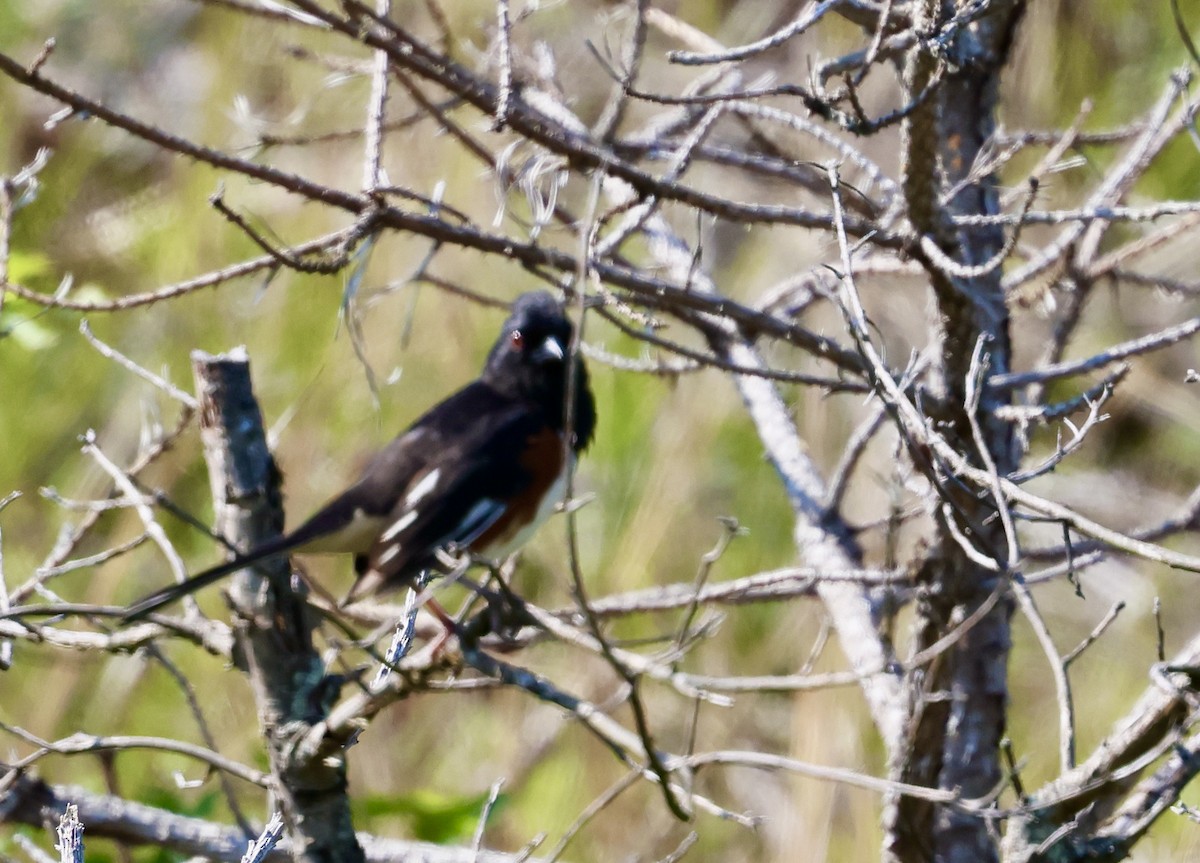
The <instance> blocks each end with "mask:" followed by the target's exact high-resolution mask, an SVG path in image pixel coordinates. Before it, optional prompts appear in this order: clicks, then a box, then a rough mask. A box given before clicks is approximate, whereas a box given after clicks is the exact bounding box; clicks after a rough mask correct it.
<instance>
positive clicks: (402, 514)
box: [350, 403, 562, 599]
mask: <svg viewBox="0 0 1200 863" xmlns="http://www.w3.org/2000/svg"><path fill="white" fill-rule="evenodd" d="M442 444H443V445H442V446H441V447H440V448H439V457H438V459H437V460H436V461H431V462H430V463H428V464H427V465H425V467H424V468H423V470H422V471H421V473H420V474H419V475H418V476H417V477H415V478H414V481H413V482H412V483H411V484H410V485H409V487H408V488H407V490H406V493H405V495H404V496H403V497H402V498H401V499H400V500H398V501H396V503H395V506H394V507H393V509H392V511H391V513H390V514H389V516H388V520H387V523H386V524H385V525H384V527H383V528H382V529H381V530H380V532H379V534H378V539H377V540H376V542H375V544H374V545H373V546H372V548H371V550H370V552H369V553H368V556H367V567H366V569H365V570H364V571H363V573H362V575H361V577H360V578H359V581H358V583H356V584H355V586H354V589H353V590H352V591H351V595H350V596H351V598H352V599H353V598H358V597H360V596H364V595H366V594H368V593H372V592H374V591H376V590H380V589H382V590H392V589H395V588H398V587H402V586H404V585H405V584H406V583H409V582H410V581H411V580H412V579H414V578H415V577H416V576H417V575H418V574H419V573H420V572H421V571H422V570H423V569H427V568H430V567H433V566H435V565H436V553H437V551H438V550H439V549H445V548H448V547H450V546H454V547H457V548H464V549H465V548H472V549H474V550H482V549H484V548H486V546H487V545H488V544H489V542H490V540H491V538H492V537H493V536H495V535H497V533H498V532H503V531H504V530H505V528H506V526H507V525H508V524H509V523H512V522H514V521H518V522H521V523H522V524H523V523H524V522H527V521H529V520H531V519H532V517H533V513H534V512H536V510H537V509H538V504H539V503H540V502H541V499H542V497H543V494H544V492H545V491H546V489H547V488H549V487H550V486H551V485H552V484H553V482H554V481H555V480H556V479H557V478H558V475H559V473H560V469H561V466H562V461H561V458H562V452H561V449H562V443H561V438H560V437H559V436H558V435H557V434H555V433H554V432H552V431H551V432H547V430H546V426H545V422H544V418H543V417H542V416H541V414H540V413H539V412H538V410H537V409H535V408H532V407H531V406H529V405H526V404H522V403H513V404H512V405H511V406H510V407H509V408H508V409H506V410H504V411H496V410H490V411H487V412H484V413H482V414H478V415H477V417H476V422H475V424H474V425H473V426H471V427H470V429H469V430H464V431H463V432H462V433H461V434H460V436H458V437H457V439H455V440H454V441H449V440H445V439H443V441H442ZM539 446H540V447H542V451H541V452H540V453H535V449H536V448H538V447H539ZM534 455H538V456H540V457H538V458H533V456H534ZM527 510H528V511H527Z"/></svg>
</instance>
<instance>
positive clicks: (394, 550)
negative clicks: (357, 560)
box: [378, 543, 400, 566]
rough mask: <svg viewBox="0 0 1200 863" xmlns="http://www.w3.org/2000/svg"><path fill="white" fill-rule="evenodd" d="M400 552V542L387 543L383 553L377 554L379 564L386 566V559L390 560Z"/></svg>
mask: <svg viewBox="0 0 1200 863" xmlns="http://www.w3.org/2000/svg"><path fill="white" fill-rule="evenodd" d="M399 553H400V544H399V543H397V544H395V545H389V546H388V547H387V548H386V549H384V551H383V554H381V555H379V563H378V565H379V566H387V563H388V561H390V560H392V559H393V558H394V557H396V555H398V554H399Z"/></svg>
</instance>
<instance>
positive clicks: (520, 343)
mask: <svg viewBox="0 0 1200 863" xmlns="http://www.w3.org/2000/svg"><path fill="white" fill-rule="evenodd" d="M508 341H509V344H511V345H512V346H513V347H514V348H516V349H517V350H518V351H519V350H521V348H523V347H525V337H524V336H523V335H521V331H520V330H513V331H512V332H511V333H509V335H508Z"/></svg>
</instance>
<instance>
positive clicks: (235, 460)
mask: <svg viewBox="0 0 1200 863" xmlns="http://www.w3.org/2000/svg"><path fill="white" fill-rule="evenodd" d="M192 365H193V371H194V373H195V378H196V389H197V391H198V394H199V397H200V429H201V437H202V439H203V442H204V453H205V459H206V460H207V462H208V470H209V481H210V483H211V486H212V492H213V502H214V508H215V511H216V521H217V524H216V528H217V531H218V532H220V533H221V534H223V535H225V536H226V537H228V538H229V539H230V540H231V541H232V542H233V543H234V545H236V546H237V547H238V548H239V549H242V550H247V549H249V548H251V547H253V546H255V545H258V544H260V543H262V542H264V541H265V540H267V539H271V538H273V537H275V536H276V535H277V534H278V533H279V532H280V530H281V529H282V528H283V509H282V500H281V497H280V493H279V471H278V468H277V467H276V466H275V461H274V459H273V458H272V457H271V453H270V452H269V450H268V449H267V441H266V434H265V432H264V430H263V424H262V415H261V413H260V412H259V408H258V403H257V402H256V401H255V398H254V394H253V392H252V390H251V385H250V365H249V360H248V358H247V357H246V354H245V351H244V350H240V349H239V350H236V351H233V352H231V353H229V354H227V355H224V356H210V355H208V354H204V353H202V352H200V351H197V352H195V353H194V354H193V355H192ZM232 594H233V599H234V604H235V605H236V607H237V619H236V621H235V632H236V633H237V638H238V644H239V648H240V650H241V652H242V654H243V656H244V659H245V663H246V666H247V670H248V673H249V675H250V681H251V685H252V687H253V690H254V695H255V699H256V700H257V703H258V715H259V722H260V724H261V726H262V733H263V736H264V738H265V742H266V745H267V754H268V757H269V759H270V762H271V774H272V777H273V780H274V782H273V784H274V789H273V790H274V791H275V794H276V795H277V796H278V799H279V806H280V807H281V809H282V810H283V815H284V820H285V821H286V822H287V826H288V833H289V835H290V836H291V840H292V843H293V847H294V848H296V849H299V850H298V851H297V855H296V857H297V860H301V861H305V863H343V861H344V863H361V861H362V860H363V859H364V858H363V852H362V849H361V848H360V847H359V844H358V840H357V839H356V838H355V835H354V830H353V828H352V826H351V823H350V805H349V800H348V798H347V796H346V764H345V760H344V758H343V757H341V755H340V753H332V754H331V753H327V752H323V753H321V754H320V757H311V755H310V754H308V753H305V752H303V751H302V749H301V748H300V747H297V745H296V743H297V741H299V740H302V739H303V738H304V735H305V734H306V732H307V730H308V728H309V727H310V726H311V725H312V724H313V723H315V722H317V721H319V720H320V719H322V718H323V717H324V713H325V707H324V702H325V700H326V699H325V697H324V695H325V693H324V688H325V687H324V684H325V674H324V669H323V667H322V664H321V661H320V657H319V656H318V655H317V652H316V650H315V649H314V647H313V643H312V630H313V620H312V618H311V616H310V614H309V612H308V608H307V605H306V603H305V597H304V594H303V591H302V590H300V589H299V588H298V586H296V585H293V583H292V578H291V571H290V567H289V566H288V564H287V561H286V560H285V559H283V558H274V559H270V560H267V561H264V562H263V563H261V564H259V565H258V566H257V567H255V568H254V569H249V570H242V571H241V572H239V573H238V574H237V576H236V578H235V581H234V585H233V590H232Z"/></svg>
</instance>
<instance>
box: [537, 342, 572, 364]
mask: <svg viewBox="0 0 1200 863" xmlns="http://www.w3.org/2000/svg"><path fill="white" fill-rule="evenodd" d="M565 356H566V352H565V351H564V350H563V346H562V343H561V342H559V340H558V339H556V338H555V337H554V336H547V337H546V341H544V342H542V343H541V344H540V345H538V346H537V350H535V351H534V352H533V360H534V362H538V363H549V362H562V358H563V357H565Z"/></svg>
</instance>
